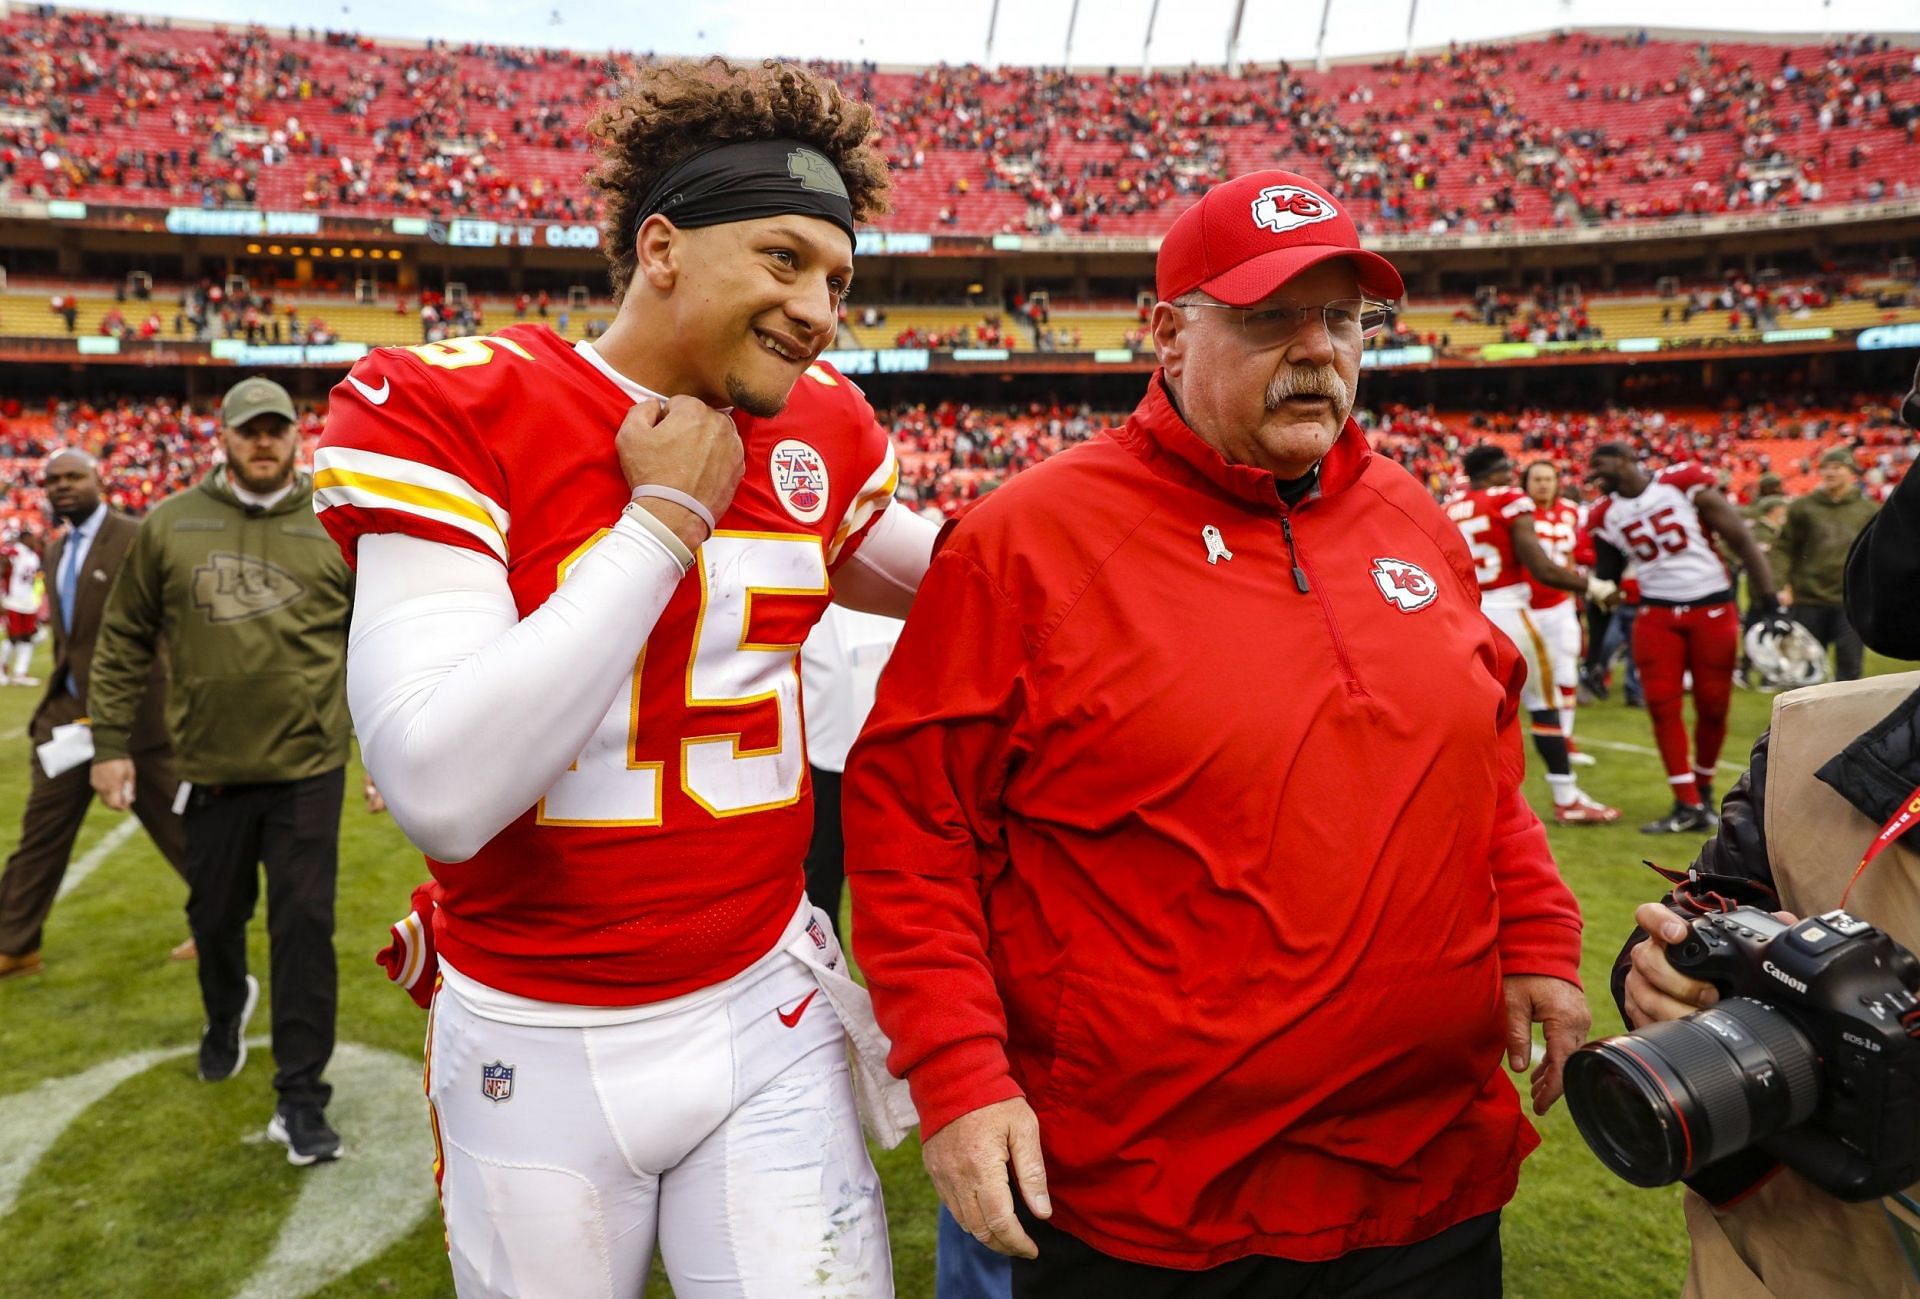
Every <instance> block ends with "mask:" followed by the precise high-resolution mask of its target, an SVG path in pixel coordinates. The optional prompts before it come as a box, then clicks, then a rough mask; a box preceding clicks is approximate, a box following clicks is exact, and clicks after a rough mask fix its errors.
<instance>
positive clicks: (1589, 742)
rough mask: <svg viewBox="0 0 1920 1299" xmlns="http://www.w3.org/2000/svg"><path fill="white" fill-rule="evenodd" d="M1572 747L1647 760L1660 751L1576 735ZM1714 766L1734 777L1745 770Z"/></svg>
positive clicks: (1727, 764) (1645, 746) (1622, 741)
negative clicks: (1643, 757)
mask: <svg viewBox="0 0 1920 1299" xmlns="http://www.w3.org/2000/svg"><path fill="white" fill-rule="evenodd" d="M1573 745H1574V747H1575V748H1576V749H1613V750H1616V751H1618V752H1620V753H1644V754H1646V755H1647V756H1648V757H1649V758H1657V757H1659V756H1660V750H1658V749H1656V748H1652V747H1650V746H1648V745H1645V744H1629V743H1627V742H1626V741H1625V740H1596V739H1594V738H1593V737H1592V736H1589V735H1579V734H1576V735H1575V736H1574V737H1573ZM1716 766H1717V767H1718V768H1719V769H1720V770H1721V771H1730V772H1732V773H1733V774H1735V775H1736V776H1737V775H1739V774H1740V773H1741V772H1743V771H1745V770H1746V768H1745V767H1737V766H1735V765H1734V764H1733V763H1731V762H1722V763H1717V764H1716Z"/></svg>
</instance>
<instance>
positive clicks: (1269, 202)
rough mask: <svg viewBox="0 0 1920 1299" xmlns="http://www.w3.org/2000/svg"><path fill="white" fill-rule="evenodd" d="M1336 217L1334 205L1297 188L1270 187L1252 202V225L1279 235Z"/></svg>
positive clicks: (1292, 186) (1308, 191) (1287, 186)
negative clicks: (1262, 227)
mask: <svg viewBox="0 0 1920 1299" xmlns="http://www.w3.org/2000/svg"><path fill="white" fill-rule="evenodd" d="M1335 215H1337V213H1336V211H1335V209H1334V206H1333V204H1331V203H1329V202H1327V201H1326V200H1325V199H1323V198H1321V197H1320V196H1319V195H1318V194H1315V193H1314V192H1313V191H1312V190H1307V189H1301V188H1300V187H1299V186H1298V185H1270V186H1268V187H1267V188H1266V189H1263V190H1261V191H1260V193H1259V194H1257V195H1256V196H1255V197H1254V200H1253V223H1254V224H1255V225H1257V226H1264V227H1265V228H1266V229H1268V230H1271V231H1273V232H1274V233H1275V234H1277V235H1283V234H1285V233H1286V232H1287V231H1289V230H1298V229H1299V228H1300V227H1301V226H1310V225H1312V224H1313V223H1314V222H1315V221H1330V220H1332V219H1333V218H1334V216H1335Z"/></svg>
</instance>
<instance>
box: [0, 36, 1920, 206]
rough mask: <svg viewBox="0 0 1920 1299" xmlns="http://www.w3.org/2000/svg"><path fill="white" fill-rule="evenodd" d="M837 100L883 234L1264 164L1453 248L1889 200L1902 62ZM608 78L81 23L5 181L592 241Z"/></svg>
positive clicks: (1392, 76)
mask: <svg viewBox="0 0 1920 1299" xmlns="http://www.w3.org/2000/svg"><path fill="white" fill-rule="evenodd" d="M823 70H824V71H826V72H828V73H830V74H831V75H833V76H835V77H837V78H838V79H839V80H840V82H841V83H842V84H843V85H844V86H845V87H846V88H847V89H848V90H849V91H850V92H851V93H853V94H855V95H858V96H860V97H861V98H863V99H866V100H867V101H869V102H871V103H873V104H874V105H875V106H876V107H877V108H878V109H879V110H880V116H881V124H882V140H881V144H882V147H883V148H884V149H885V150H886V152H887V154H888V156H889V158H890V159H891V160H892V161H893V162H894V163H895V180H896V193H895V199H894V212H893V214H892V215H891V216H889V217H887V218H884V219H883V220H882V221H881V222H880V223H879V224H881V225H884V226H886V227H889V228H892V229H896V230H915V231H934V232H951V233H962V234H988V233H1002V232H1016V233H1017V232H1023V231H1035V232H1040V231H1045V232H1053V231H1063V232H1067V233H1094V232H1098V233H1101V234H1122V235H1153V234H1158V233H1160V232H1161V231H1164V230H1165V229H1166V228H1167V226H1168V225H1169V224H1170V223H1171V222H1172V220H1173V218H1174V217H1175V216H1176V215H1178V214H1179V212H1180V211H1181V209H1183V208H1184V207H1185V206H1186V205H1187V204H1189V203H1191V202H1192V201H1193V199H1194V197H1195V196H1196V194H1197V193H1198V192H1200V191H1201V190H1204V189H1205V188H1206V187H1207V186H1208V185H1209V184H1211V183H1212V182H1213V181H1214V180H1216V179H1218V178H1220V177H1222V176H1227V175H1233V174H1237V173H1239V172H1243V171H1248V170H1252V169H1256V168H1260V167H1271V166H1283V167H1287V168H1290V169H1292V170H1296V171H1300V172H1303V173H1305V174H1307V175H1309V176H1312V177H1314V178H1316V179H1318V180H1320V181H1322V182H1324V183H1326V184H1328V185H1330V186H1331V187H1333V188H1334V189H1335V190H1336V191H1337V192H1339V193H1341V194H1342V195H1344V196H1345V197H1346V198H1347V199H1348V200H1349V202H1350V203H1351V205H1352V206H1353V208H1354V211H1355V213H1356V215H1357V216H1358V217H1359V219H1360V220H1361V222H1362V224H1363V226H1365V227H1366V228H1369V229H1372V230H1376V231H1385V230H1390V231H1418V232H1429V231H1430V232H1434V233H1446V232H1452V231H1485V230H1493V229H1511V228H1516V227H1539V226H1552V225H1566V226H1572V225H1579V224H1588V223H1597V222H1611V221H1621V220H1649V219H1650V220H1658V219H1661V218H1666V217H1674V216H1682V215H1691V214H1700V213H1720V212H1740V211H1747V210H1752V209H1764V208H1782V207H1795V206H1801V205H1808V204H1837V203H1861V202H1871V201H1874V200H1876V199H1879V198H1882V197H1891V196H1904V195H1905V194H1907V193H1908V191H1909V189H1910V187H1911V186H1913V185H1915V184H1916V183H1920V182H1917V181H1916V179H1915V178H1920V139H1917V138H1916V135H1917V133H1920V57H1916V55H1915V54H1914V52H1913V51H1911V50H1900V49H1893V48H1882V45H1881V43H1879V42H1875V41H1871V40H1863V41H1856V42H1852V43H1849V44H1845V45H1836V46H1832V47H1822V46H1817V45H1801V46H1782V45H1774V44H1756V43H1745V42H1740V41H1725V42H1716V43H1712V44H1696V43H1693V42H1685V41H1671V40H1648V39H1644V38H1641V37H1600V36H1595V35H1591V34H1585V33H1573V34H1570V35H1565V36H1560V37H1555V38H1552V39H1546V40H1534V41H1527V42H1522V43H1517V44H1506V45H1494V46H1477V47H1462V48H1458V49H1453V50H1450V51H1448V52H1447V53H1445V54H1441V55H1429V56H1423V57H1421V58H1418V59H1415V60H1412V61H1404V60H1400V59H1393V60H1390V61H1382V62H1375V63H1372V64H1350V65H1343V66H1339V67H1335V68H1332V69H1330V70H1329V71H1327V72H1324V73H1320V72H1315V71H1313V70H1311V69H1308V68H1289V67H1286V66H1285V65H1282V66H1280V67H1275V68H1258V69H1250V70H1248V71H1246V72H1245V73H1244V74H1243V75H1242V76H1240V77H1228V76H1226V75H1225V74H1224V73H1222V72H1220V71H1217V70H1214V71H1208V70H1199V69H1190V70H1186V71H1179V72H1169V73H1163V74H1157V75H1155V76H1153V77H1151V78H1148V79H1145V80H1142V79H1141V78H1140V77H1139V76H1138V75H1123V74H1114V75H1104V74H1102V75H1094V74H1089V73H1075V74H1073V75H1068V74H1065V73H1062V72H1060V71H1057V70H1044V69H1031V68H1003V69H998V70H994V71H987V70H983V69H981V68H977V67H970V66H963V67H939V68H928V69H925V70H922V71H917V72H915V71H880V70H877V69H874V68H870V67H856V66H850V65H832V66H830V67H826V68H823ZM614 88H615V70H614V68H613V66H612V65H611V64H610V63H609V62H608V60H607V59H606V58H604V57H603V56H589V55H584V54H573V53H568V52H565V51H557V50H544V49H539V50H536V49H505V48H499V47H492V46H477V45H464V46H455V45H446V44H440V45H435V46H433V47H432V48H424V47H420V46H403V45H399V44H381V43H376V42H374V41H371V40H368V39H366V38H363V37H357V36H347V35H339V34H325V33H317V32H308V31H306V30H299V31H294V32H289V31H285V30H268V29H262V28H251V29H212V30H204V29H200V30H190V29H187V28H184V27H170V26H165V25H152V24H150V23H141V22H139V21H138V20H128V19H113V20H107V19H104V18H101V17H99V16H97V15H89V14H81V13H53V14H39V13H33V12H30V11H27V10H16V11H14V12H13V13H11V14H10V15H9V16H7V17H6V18H4V19H0V109H4V111H0V182H10V183H11V187H12V189H13V191H14V193H15V194H17V195H25V196H29V197H51V198H78V199H85V200H91V201H95V202H101V203H123V204H134V205H146V206H159V207H167V206H178V205H187V206H196V205H203V204H204V205H208V206H240V205H245V206H257V207H263V208H270V209H278V210H294V209H306V210H318V211H325V212H332V213H342V214H352V215H387V214H412V215H435V216H442V217H450V216H460V215H470V216H486V217H520V218H544V219H553V220H580V221H591V220H595V219H597V217H598V215H599V205H598V204H597V202H596V201H595V198H594V196H593V192H592V191H591V190H590V189H589V187H588V186H587V184H586V182H585V176H586V173H587V172H588V170H589V169H590V168H591V166H592V163H593V154H592V153H591V152H590V150H589V147H588V144H589V142H588V138H587V132H586V130H585V127H586V124H587V122H588V120H589V119H590V117H591V116H592V114H593V112H594V111H595V109H596V107H597V106H599V105H601V104H603V103H604V102H606V100H607V99H608V97H609V96H610V95H611V94H612V93H613V92H614Z"/></svg>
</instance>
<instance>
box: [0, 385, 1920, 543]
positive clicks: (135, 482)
mask: <svg viewBox="0 0 1920 1299" xmlns="http://www.w3.org/2000/svg"><path fill="white" fill-rule="evenodd" d="M1355 416H1356V418H1357V419H1358V420H1359V421H1360V423H1361V425H1362V426H1363V427H1364V428H1365V429H1366V430H1367V432H1368V436H1369V438H1370V440H1371V441H1372V443H1373V445H1374V448H1375V450H1376V452H1378V453H1379V454H1382V455H1385V456H1389V457H1391V458H1392V459H1394V460H1395V461H1397V462H1398V463H1400V464H1401V465H1402V466H1404V467H1405V468H1406V469H1407V471H1408V472H1409V473H1412V474H1413V475H1414V476H1415V477H1417V478H1418V479H1420V480H1421V482H1422V483H1424V484H1425V485H1426V487H1427V488H1428V490H1430V491H1432V492H1433V493H1434V495H1435V496H1436V497H1444V496H1446V495H1448V494H1449V493H1451V492H1452V491H1453V490H1455V489H1456V488H1457V486H1458V485H1459V479H1458V464H1459V458H1460V456H1461V455H1462V454H1464V453H1465V451H1466V450H1467V449H1468V448H1470V447H1472V446H1474V445H1476V444H1478V443H1480V442H1483V441H1488V440H1493V441H1499V442H1501V443H1502V444H1503V445H1506V446H1507V447H1508V448H1509V449H1510V451H1511V452H1512V453H1513V454H1514V455H1515V456H1516V457H1518V458H1521V459H1522V460H1525V459H1531V458H1533V457H1546V458H1548V459H1552V460H1554V461H1556V462H1557V463H1559V464H1561V465H1563V466H1569V467H1573V468H1576V469H1577V468H1578V467H1580V466H1583V465H1584V464H1585V463H1586V459H1587V455H1588V453H1589V452H1590V451H1591V450H1592V448H1593V446H1594V445H1595V444H1596V443H1599V442H1603V441H1614V440H1626V441H1629V442H1632V443H1634V444H1635V445H1638V446H1640V447H1642V448H1644V451H1645V454H1646V456H1647V458H1648V462H1649V463H1650V464H1653V465H1660V464H1669V463H1674V462H1677V461H1681V460H1697V461H1700V462H1702V463H1704V464H1707V465H1709V466H1711V467H1713V468H1714V469H1716V470H1718V471H1720V473H1721V474H1722V476H1723V479H1724V480H1725V481H1726V482H1727V483H1728V485H1729V487H1730V489H1731V491H1732V493H1733V495H1734V497H1735V499H1736V500H1740V501H1745V500H1747V499H1748V498H1749V497H1750V496H1751V494H1752V486H1753V484H1754V482H1755V481H1756V480H1757V479H1758V478H1759V477H1760V475H1762V474H1764V473H1769V472H1772V473H1777V474H1779V475H1781V476H1782V477H1783V478H1785V479H1786V480H1787V483H1788V485H1789V487H1790V488H1793V487H1796V485H1797V486H1798V487H1799V488H1802V489H1804V488H1805V487H1807V486H1808V485H1810V484H1811V482H1812V481H1813V474H1814V459H1815V457H1816V456H1817V455H1818V453H1819V451H1820V450H1821V449H1823V448H1825V447H1827V446H1831V445H1834V444H1836V443H1844V444H1848V445H1851V446H1852V447H1854V448H1855V451H1856V455H1857V458H1858V459H1859V461H1860V464H1861V466H1862V468H1863V469H1864V470H1865V471H1866V472H1865V476H1864V479H1863V484H1864V486H1865V488H1866V490H1867V491H1868V492H1869V493H1870V494H1875V495H1878V494H1882V493H1884V491H1885V490H1886V489H1887V488H1889V487H1890V486H1891V485H1892V484H1893V483H1895V482H1897V481H1899V479H1900V477H1901V475H1902V474H1903V473H1905V472H1906V471H1907V468H1908V466H1909V465H1910V464H1911V463H1912V462H1913V460H1914V459H1915V457H1916V455H1920V444H1917V443H1914V442H1912V441H1911V439H1910V438H1908V437H1907V436H1906V435H1905V431H1904V429H1903V428H1902V426H1901V424H1900V422H1899V419H1898V418H1897V415H1896V413H1895V411H1894V410H1893V408H1892V407H1891V406H1890V405H1888V404H1887V403H1886V402H1884V401H1872V400H1869V399H1867V398H1865V397H1855V398H1849V399H1847V400H1845V401H1839V402H1834V403H1832V404H1825V405H1817V404H1815V403H1813V402H1811V401H1803V402H1787V401H1768V402H1763V403H1761V402H1757V403H1755V404H1752V405H1749V406H1746V407H1739V408H1728V409H1724V410H1699V409H1694V410H1685V411H1674V410H1667V409H1661V408H1657V407H1652V406H1620V407H1610V408H1607V409H1605V410H1601V411H1570V410H1546V409H1534V408H1529V409H1523V410H1519V411H1515V412H1510V413H1508V412H1469V413H1462V412H1446V411H1436V410H1435V409H1433V408H1431V407H1410V406H1403V405H1386V406H1380V407H1377V408H1371V409H1361V410H1358V411H1356V412H1355ZM879 417H880V421H881V424H882V425H883V426H884V427H885V428H887V430H888V431H889V432H890V433H891V435H892V437H893V440H894V445H895V447H896V448H897V449H898V451H899V454H900V463H901V473H900V498H901V499H902V500H903V501H905V502H907V503H908V504H910V505H912V506H913V507H914V508H916V509H922V510H926V511H928V512H930V513H934V514H938V515H941V516H943V517H944V516H948V515H951V514H953V513H955V512H957V511H958V510H960V509H962V508H963V507H965V506H966V505H967V504H968V503H970V502H971V501H973V500H976V499H978V498H979V497H980V496H981V495H983V494H985V493H986V492H989V491H992V490H993V489H994V488H995V487H997V486H999V485H1000V484H1001V483H1002V482H1004V481H1006V480H1007V479H1008V478H1010V477H1011V476H1013V475H1014V474H1017V473H1019V472H1020V471H1021V470H1023V469H1028V468H1031V467H1032V466H1034V465H1036V464H1038V463H1039V462H1040V461H1042V460H1044V459H1046V458H1047V457H1048V456H1050V455H1053V454H1055V453H1056V452H1058V451H1061V450H1063V449H1065V448H1067V447H1069V446H1072V445H1074V444H1075V443H1078V442H1083V441H1085V440H1086V439H1087V438H1089V437H1091V436H1093V435H1094V434H1095V433H1097V432H1099V431H1100V430H1101V429H1102V428H1106V427H1109V426H1110V425H1112V424H1114V423H1117V422H1119V421H1121V420H1124V419H1125V418H1126V412H1124V411H1096V410H1094V409H1093V408H1091V407H1089V406H1086V405H1069V404H1062V403H1058V402H1032V403H1022V404H1017V405H1013V406H1006V405H984V404H982V405H974V404H969V403H964V402H939V403H935V404H932V405H928V404H924V403H922V404H916V405H910V406H897V407H893V408H889V409H883V410H881V411H880V412H879ZM324 420H325V413H324V411H323V410H314V409H308V410H306V411H305V412H304V413H303V414H302V416H301V432H302V435H303V439H304V441H305V443H306V446H307V447H308V449H309V451H310V450H311V447H312V444H313V443H314V442H315V441H316V440H317V439H318V438H319V436H320V431H321V428H322V425H323V423H324ZM217 434H218V420H217V417H216V415H215V412H214V410H213V408H212V407H211V406H209V407H207V408H206V409H204V410H198V411H196V410H194V409H192V408H191V407H190V406H189V405H188V404H186V403H182V402H176V401H172V400H169V399H164V398H163V399H158V400H144V401H135V400H122V401H118V402H114V403H111V404H103V405H93V404H88V403H84V402H53V403H50V404H46V405H42V406H35V407H26V406H24V405H23V404H22V403H21V402H19V401H17V400H12V399H0V533H10V532H14V531H18V530H20V529H21V528H23V527H24V528H26V529H27V530H29V531H36V530H39V529H42V528H44V526H45V521H46V515H45V502H44V500H43V499H42V496H41V493H40V489H39V486H38V482H39V468H40V464H41V462H42V461H43V460H44V459H45V457H46V456H47V455H48V454H49V453H50V452H52V451H54V450H56V449H58V448H60V447H66V446H78V447H82V448H84V449H85V450H87V451H89V452H91V453H93V454H94V455H96V456H98V457H100V460H101V470H102V474H103V476H104V478H105V480H106V484H107V497H108V499H109V500H110V501H111V502H112V503H113V504H114V505H115V506H116V507H117V508H120V509H123V510H126V511H128V512H130V513H133V514H140V513H143V512H144V511H145V510H146V509H147V508H149V507H150V506H151V505H153V504H154V503H155V502H156V501H158V500H160V499H161V498H162V497H164V496H166V495H168V494H169V493H171V492H174V491H177V490H179V489H180V488H182V487H185V486H187V485H188V484H190V483H192V482H195V481H197V480H198V479H199V478H200V476H201V475H203V474H204V473H205V472H206V470H207V468H208V467H209V466H210V465H211V464H212V462H213V459H214V451H215V448H216V447H217V445H218V436H217Z"/></svg>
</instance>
